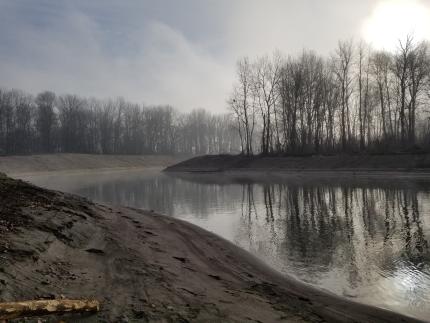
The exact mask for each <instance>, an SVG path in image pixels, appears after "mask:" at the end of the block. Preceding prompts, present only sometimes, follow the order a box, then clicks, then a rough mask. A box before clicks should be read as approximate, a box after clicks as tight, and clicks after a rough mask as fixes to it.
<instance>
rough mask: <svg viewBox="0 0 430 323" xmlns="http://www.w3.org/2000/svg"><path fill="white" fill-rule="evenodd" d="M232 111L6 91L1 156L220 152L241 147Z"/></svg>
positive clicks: (1, 101) (0, 116)
mask: <svg viewBox="0 0 430 323" xmlns="http://www.w3.org/2000/svg"><path fill="white" fill-rule="evenodd" d="M230 120H231V118H230V117H229V115H227V114H226V115H214V114H211V113H209V112H207V111H205V110H194V111H192V112H189V113H180V112H178V111H176V110H175V109H173V108H172V107H170V106H144V105H140V104H134V103H130V102H127V101H126V100H124V99H122V98H118V99H108V100H98V99H94V98H83V97H79V96H77V95H61V96H57V95H56V94H55V93H53V92H49V91H46V92H42V93H39V94H38V95H37V96H32V95H30V94H27V93H25V92H23V91H20V90H7V89H0V154H4V155H12V154H31V153H56V152H65V153H96V154H187V155H190V154H199V155H200V154H218V153H235V152H239V151H240V142H239V140H238V137H237V134H236V131H235V130H234V127H233V125H232V122H231V121H230Z"/></svg>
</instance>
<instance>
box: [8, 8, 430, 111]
mask: <svg viewBox="0 0 430 323" xmlns="http://www.w3.org/2000/svg"><path fill="white" fill-rule="evenodd" d="M411 4H413V6H411ZM408 10H409V11H408ZM405 12H406V13H407V14H408V15H409V17H412V18H411V19H409V20H408V21H407V22H408V23H409V25H407V26H406V27H402V24H401V22H400V21H399V17H398V15H402V14H403V13H405ZM429 12H430V0H380V1H378V0H360V1H357V0H141V1H137V0H136V1H133V0H118V1H116V0H92V1H89V0H74V1H62V0H0V86H1V87H7V88H12V87H14V88H20V89H23V90H26V91H29V92H31V93H37V92H38V91H41V90H45V89H50V90H53V91H55V92H57V93H60V94H62V93H75V94H80V95H84V96H95V97H99V98H105V97H114V96H123V97H125V98H127V99H129V100H131V101H134V102H139V103H142V102H143V103H146V104H170V105H172V106H175V107H177V108H178V109H180V110H183V111H188V110H191V109H194V108H206V109H208V110H211V111H214V112H216V111H223V110H225V108H226V103H225V102H226V98H227V96H228V93H229V91H230V89H231V86H232V84H233V82H234V73H235V62H236V61H237V59H238V58H239V57H241V56H243V55H248V56H250V57H255V56H258V55H264V54H266V53H271V52H273V51H274V50H277V49H279V50H281V51H282V52H284V53H286V54H296V53H300V52H301V51H302V50H303V48H306V49H314V50H316V51H317V52H319V53H321V54H324V55H328V54H329V53H330V51H332V50H333V49H334V48H335V46H336V43H337V41H338V40H339V39H349V38H351V37H353V38H354V39H356V40H357V39H360V38H365V39H366V40H369V41H373V42H377V43H378V42H379V44H377V45H380V46H382V42H383V41H386V40H387V39H388V38H387V36H388V35H386V34H384V33H383V32H382V31H381V30H382V29H383V28H385V27H387V31H386V32H387V33H390V32H391V34H392V33H393V30H394V29H395V28H403V30H405V29H406V28H408V29H411V28H412V27H411V26H410V24H418V26H415V25H414V26H413V28H414V29H415V28H417V29H418V35H419V37H422V38H426V37H427V36H428V35H429V34H428V33H427V30H428V32H429V33H430V28H429V27H430V25H428V21H430V14H429ZM396 15H397V16H396ZM381 17H382V18H381ZM387 17H388V18H389V19H388V18H387ZM387 19H388V20H387ZM390 23H391V25H390ZM384 26H385V27H384ZM399 26H400V27H399ZM375 30H376V31H375ZM423 30H425V31H423ZM396 31H397V29H396ZM415 31H416V30H415ZM391 34H390V35H391ZM391 36H392V35H391Z"/></svg>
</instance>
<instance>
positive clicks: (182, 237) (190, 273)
mask: <svg viewBox="0 0 430 323" xmlns="http://www.w3.org/2000/svg"><path fill="white" fill-rule="evenodd" d="M0 200H1V203H0V233H1V234H0V253H1V255H0V284H1V288H0V300H2V301H15V300H26V299H39V298H54V297H60V296H61V295H64V296H65V297H67V298H72V299H75V298H96V299H98V300H100V301H101V302H102V311H101V313H99V315H98V317H96V318H95V317H89V318H84V319H82V320H80V322H84V321H91V322H94V321H97V322H120V321H125V322H129V321H130V322H147V321H150V322H153V321H154V322H247V321H249V322H281V321H282V322H338V321H339V322H352V321H354V322H414V320H412V319H409V318H405V317H401V316H400V315H396V314H393V313H391V312H388V311H384V310H380V309H376V308H373V307H368V306H363V305H358V304H355V303H352V302H349V301H347V300H344V299H341V298H338V297H336V296H333V295H331V294H328V293H324V292H320V291H317V290H315V289H313V288H310V287H308V286H306V285H303V284H301V283H299V282H296V281H294V280H291V279H288V278H285V277H283V276H281V275H280V274H278V273H276V272H274V271H273V270H271V269H270V268H268V267H267V266H265V265H264V264H262V263H261V262H259V261H258V260H256V259H255V258H254V257H252V256H251V255H250V254H248V253H246V252H244V251H242V250H241V249H239V248H237V247H236V246H234V245H233V244H231V243H229V242H227V241H225V240H223V239H222V238H220V237H218V236H216V235H213V234H211V233H209V232H207V231H205V230H203V229H200V228H198V227H196V226H194V225H192V224H189V223H186V222H183V221H180V220H176V219H173V218H170V217H166V216H161V215H156V214H153V213H150V212H143V211H138V210H134V209H130V208H113V207H109V206H106V205H100V204H94V203H91V202H89V201H87V200H85V199H83V198H80V197H76V196H72V195H68V194H63V193H60V192H54V191H48V190H45V189H41V188H38V187H36V186H33V185H30V184H27V183H24V182H22V181H16V180H13V179H10V178H8V177H6V176H0Z"/></svg>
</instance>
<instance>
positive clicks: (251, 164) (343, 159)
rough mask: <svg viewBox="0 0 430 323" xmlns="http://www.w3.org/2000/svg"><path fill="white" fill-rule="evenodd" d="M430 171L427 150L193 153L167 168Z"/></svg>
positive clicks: (207, 170) (173, 169) (181, 169)
mask: <svg viewBox="0 0 430 323" xmlns="http://www.w3.org/2000/svg"><path fill="white" fill-rule="evenodd" d="M241 170H248V171H302V170H309V171H312V170H315V171H331V170H342V171H373V170H376V171H411V170H412V171H420V170H429V171H430V155H429V154H417V155H409V154H397V155H336V156H317V155H315V156H305V157H302V156H300V157H260V156H255V157H246V156H232V155H210V156H201V157H195V158H191V159H188V160H185V161H183V162H180V163H178V164H176V165H173V166H170V167H167V168H166V171H170V172H220V171H241Z"/></svg>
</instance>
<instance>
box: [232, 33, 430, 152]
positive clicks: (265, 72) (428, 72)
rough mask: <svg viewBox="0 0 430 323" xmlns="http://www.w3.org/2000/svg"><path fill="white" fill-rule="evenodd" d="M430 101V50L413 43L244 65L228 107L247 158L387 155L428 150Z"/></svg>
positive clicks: (342, 48) (341, 48)
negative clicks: (289, 155)
mask: <svg viewBox="0 0 430 323" xmlns="http://www.w3.org/2000/svg"><path fill="white" fill-rule="evenodd" d="M429 99H430V52H429V44H428V43H426V42H415V41H414V39H413V37H412V36H408V37H407V38H406V40H404V41H399V44H398V47H397V49H396V51H394V52H389V51H384V50H374V49H372V48H371V47H370V46H368V45H367V44H365V43H363V42H360V43H358V44H355V43H354V42H353V41H340V42H339V43H338V46H337V48H336V49H335V50H334V51H333V52H332V54H331V55H330V56H329V57H323V56H320V55H318V54H316V53H315V52H313V51H307V50H304V51H303V52H302V54H301V55H299V56H296V57H292V56H288V57H286V56H284V55H283V54H281V53H279V52H277V53H275V54H273V55H272V56H271V57H269V56H264V57H260V58H257V59H254V60H250V59H249V58H247V57H245V58H242V59H240V60H239V61H238V63H237V81H236V83H235V85H234V88H233V91H232V93H231V96H230V98H229V100H228V104H229V107H230V110H231V111H232V112H233V114H234V116H235V126H236V130H237V132H238V135H239V137H240V142H241V147H242V153H244V154H247V155H251V154H253V153H262V154H265V155H270V154H313V153H343V152H346V153H360V152H373V153H386V152H405V151H417V150H427V149H428V147H429V146H430V123H429V114H428V112H429V110H428V108H429V103H430V102H429Z"/></svg>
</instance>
